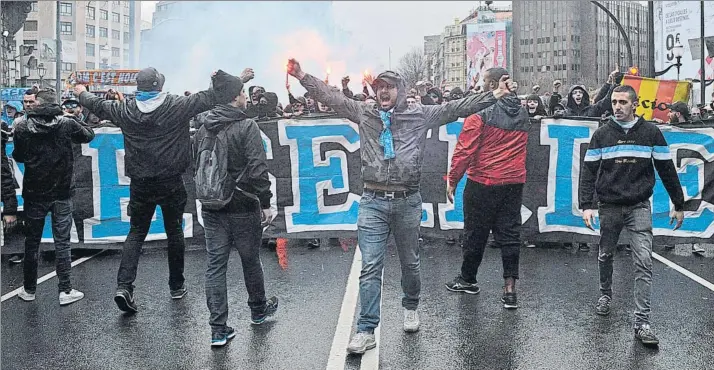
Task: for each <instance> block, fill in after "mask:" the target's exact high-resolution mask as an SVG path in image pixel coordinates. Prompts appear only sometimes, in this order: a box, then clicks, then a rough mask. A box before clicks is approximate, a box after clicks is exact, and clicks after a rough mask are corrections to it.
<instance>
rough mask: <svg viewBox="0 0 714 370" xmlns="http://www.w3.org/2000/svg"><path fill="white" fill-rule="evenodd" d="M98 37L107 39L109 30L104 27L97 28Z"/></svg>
mask: <svg viewBox="0 0 714 370" xmlns="http://www.w3.org/2000/svg"><path fill="white" fill-rule="evenodd" d="M99 37H109V29H107V28H106V27H99Z"/></svg>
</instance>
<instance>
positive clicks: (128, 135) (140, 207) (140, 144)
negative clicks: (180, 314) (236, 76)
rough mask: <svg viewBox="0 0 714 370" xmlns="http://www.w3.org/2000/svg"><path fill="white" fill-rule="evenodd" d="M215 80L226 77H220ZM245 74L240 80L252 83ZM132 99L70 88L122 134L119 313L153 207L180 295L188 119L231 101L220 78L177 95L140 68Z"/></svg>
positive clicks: (131, 302) (174, 290) (172, 284)
mask: <svg viewBox="0 0 714 370" xmlns="http://www.w3.org/2000/svg"><path fill="white" fill-rule="evenodd" d="M221 76H230V75H228V74H225V73H224V74H222V75H221ZM252 76H253V74H252V70H248V69H246V70H245V71H243V74H242V75H241V78H242V79H244V80H245V79H249V78H252ZM136 83H137V91H136V99H128V100H124V101H118V100H105V99H101V98H99V97H96V96H94V94H91V93H88V92H87V89H86V88H85V87H84V86H82V85H77V86H75V88H74V94H75V95H76V96H77V97H78V99H79V102H80V103H81V105H83V106H85V107H87V108H88V109H89V110H90V111H91V112H92V113H94V114H96V115H97V116H98V117H99V118H100V119H103V120H110V121H112V123H113V124H114V125H116V126H117V127H119V128H120V129H121V130H122V133H123V134H124V150H125V157H124V167H125V172H126V175H127V176H128V177H129V178H131V184H130V187H129V206H128V207H127V215H128V216H129V217H130V228H129V235H128V236H127V238H126V242H125V243H124V249H123V252H122V260H121V264H120V265H119V272H118V274H117V286H118V287H117V291H116V295H115V297H114V301H115V302H116V304H117V306H118V307H119V309H120V310H122V311H124V312H132V313H133V312H136V311H137V306H136V301H135V299H134V285H133V283H134V280H135V279H136V273H137V267H138V264H139V254H140V251H141V247H142V245H143V243H144V240H145V239H146V235H147V234H148V233H149V227H150V226H151V219H152V218H153V216H154V212H155V211H156V206H157V205H158V206H161V212H162V214H163V218H164V220H163V221H164V229H165V230H166V235H167V239H168V262H169V288H170V290H171V298H173V299H181V298H183V297H184V296H185V295H186V292H187V290H186V286H185V284H184V276H183V267H184V250H185V245H184V235H183V228H182V226H181V225H182V221H183V211H184V207H185V206H186V201H187V196H186V189H185V188H184V184H183V179H182V175H183V174H184V173H185V172H186V170H187V169H188V167H189V165H190V164H191V151H190V150H191V139H190V136H189V120H190V119H191V118H192V117H194V116H195V115H197V114H199V113H201V112H204V111H207V110H209V109H211V108H212V107H213V106H215V105H216V104H220V103H227V102H229V101H230V100H231V97H230V96H229V94H225V91H224V90H225V89H224V85H225V83H226V81H225V78H216V79H215V81H214V82H213V86H212V88H209V89H208V90H205V91H201V92H197V93H195V94H191V95H190V96H179V95H172V94H168V93H167V92H164V91H162V90H163V86H164V75H162V74H161V73H159V72H158V71H157V70H156V69H154V68H151V67H150V68H144V69H142V70H141V71H140V72H139V73H138V75H137V77H136Z"/></svg>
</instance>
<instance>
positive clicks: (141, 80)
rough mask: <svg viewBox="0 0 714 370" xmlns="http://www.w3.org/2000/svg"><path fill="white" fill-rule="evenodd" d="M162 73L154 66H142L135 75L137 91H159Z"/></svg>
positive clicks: (162, 77)
mask: <svg viewBox="0 0 714 370" xmlns="http://www.w3.org/2000/svg"><path fill="white" fill-rule="evenodd" d="M164 81H165V79H164V75H162V74H161V73H159V71H157V70H156V68H154V67H149V68H144V69H142V70H141V71H139V73H138V74H137V75H136V89H137V90H139V91H161V89H163V87H164Z"/></svg>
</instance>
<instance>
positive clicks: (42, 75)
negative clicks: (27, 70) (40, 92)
mask: <svg viewBox="0 0 714 370" xmlns="http://www.w3.org/2000/svg"><path fill="white" fill-rule="evenodd" d="M46 73H47V68H45V64H44V63H40V64H38V65H37V75H38V76H40V89H41V88H42V82H43V81H44V79H45V74H46Z"/></svg>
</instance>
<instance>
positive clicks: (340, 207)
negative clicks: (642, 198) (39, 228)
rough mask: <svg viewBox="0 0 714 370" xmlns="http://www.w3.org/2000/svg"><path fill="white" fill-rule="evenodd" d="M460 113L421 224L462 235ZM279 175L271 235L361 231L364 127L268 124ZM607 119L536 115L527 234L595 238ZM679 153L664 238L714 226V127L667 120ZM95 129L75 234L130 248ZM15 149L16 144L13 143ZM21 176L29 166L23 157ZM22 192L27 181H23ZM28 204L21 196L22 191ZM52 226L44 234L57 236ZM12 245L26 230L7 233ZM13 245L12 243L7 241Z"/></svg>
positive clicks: (437, 135)
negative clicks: (591, 203)
mask: <svg viewBox="0 0 714 370" xmlns="http://www.w3.org/2000/svg"><path fill="white" fill-rule="evenodd" d="M461 126H462V122H452V123H450V124H447V125H445V126H442V127H440V128H438V129H434V130H432V131H430V132H428V133H427V139H426V140H427V144H426V153H425V158H424V162H423V175H422V189H421V191H422V197H423V199H424V203H423V205H422V208H423V214H422V223H421V226H422V233H423V234H425V235H432V236H434V235H440V236H445V235H453V236H455V235H458V233H459V232H460V231H461V229H462V228H463V219H464V217H463V212H462V194H463V190H464V186H465V184H466V180H465V179H464V180H462V182H461V183H460V184H459V186H458V188H457V194H456V201H455V204H450V203H449V202H448V201H447V200H446V194H445V189H446V184H445V181H444V179H443V178H444V175H445V174H446V172H447V169H448V168H449V163H450V161H451V153H452V152H453V150H454V147H455V145H456V141H457V137H458V135H459V132H460V131H461ZM260 127H261V130H262V132H263V142H264V147H265V150H266V153H267V158H268V164H269V169H270V179H271V181H272V183H273V193H274V194H276V195H277V196H276V197H274V198H273V204H272V207H274V208H275V209H277V210H278V217H277V218H276V219H275V221H274V223H273V225H272V226H271V227H269V228H268V229H267V230H266V235H271V236H278V237H288V238H308V237H350V236H352V237H353V236H355V235H356V229H357V226H356V223H357V213H358V206H359V199H360V194H361V193H362V183H361V180H360V157H359V147H360V142H359V129H358V127H357V125H356V124H354V123H352V122H350V121H347V120H344V119H340V118H321V119H299V120H286V119H281V120H278V121H269V122H263V123H261V124H260ZM597 127H598V122H597V121H595V120H588V119H577V120H576V119H559V120H553V119H544V120H543V121H541V122H538V121H534V122H533V125H532V127H531V130H530V133H529V142H528V159H527V168H528V177H527V182H526V185H525V191H524V192H523V194H524V198H523V206H522V209H521V211H522V212H521V215H522V221H523V228H522V237H523V239H527V240H530V241H561V242H563V241H583V242H595V241H596V240H597V239H596V236H597V232H593V231H591V230H589V229H587V228H585V226H584V225H583V221H582V219H581V215H582V213H581V211H580V210H579V209H578V199H577V194H578V183H579V179H580V171H581V168H582V160H583V156H584V153H585V151H586V150H587V144H588V141H589V139H590V137H591V135H592V134H593V132H594V131H595V129H596V128H597ZM661 130H662V131H663V133H664V135H665V137H666V139H667V141H668V143H669V145H670V150H671V151H672V156H673V158H674V159H675V160H674V162H675V165H676V167H677V171H678V173H679V178H680V181H681V183H682V188H683V191H684V196H685V199H686V201H687V202H686V205H685V210H686V217H687V218H686V219H685V221H684V225H683V226H682V228H681V229H680V230H677V231H672V226H670V225H669V214H670V211H672V210H673V206H672V204H671V202H670V200H669V196H668V195H667V193H666V191H665V189H664V186H663V185H662V183H661V181H660V180H659V177H657V183H656V185H655V188H654V195H653V197H652V200H651V201H652V217H653V228H654V234H655V235H656V237H657V239H658V242H675V241H676V242H679V243H684V242H687V241H694V240H698V239H706V238H709V239H711V238H712V235H713V234H714V205H713V203H714V128H713V127H701V126H700V127H699V128H681V127H672V126H661ZM96 134H97V135H96V138H95V139H94V140H93V141H92V142H91V143H89V144H84V145H81V147H80V146H77V148H76V150H75V152H76V153H77V157H76V166H75V176H74V177H75V188H76V190H75V192H74V196H73V201H74V207H75V214H74V217H75V226H76V227H75V228H73V232H72V241H73V242H78V241H79V240H80V239H82V240H83V241H84V247H88V248H121V244H120V243H117V242H121V241H123V240H124V239H125V237H126V235H127V233H128V232H129V217H128V216H127V213H126V210H127V204H128V201H129V178H127V177H126V176H125V175H124V140H123V137H122V134H121V132H120V130H119V129H117V128H113V127H111V128H109V127H105V128H99V129H96ZM8 152H10V153H11V152H12V143H10V144H9V147H8ZM14 166H15V173H16V175H17V178H18V182H19V183H20V184H21V183H22V173H23V170H24V169H23V166H22V165H17V164H14ZM184 182H185V184H186V188H187V190H188V193H189V202H188V205H187V207H186V211H185V215H184V231H185V235H186V237H187V238H194V239H193V242H194V243H202V242H203V228H202V225H203V220H202V217H201V212H200V209H201V205H200V203H199V202H196V201H195V200H194V198H193V194H194V188H193V183H192V180H191V176H190V174H187V175H186V176H185V177H184ZM20 193H21V189H20ZM18 201H19V204H20V206H22V204H23V202H22V197H20V196H18ZM51 235H52V234H51V228H50V222H49V218H48V222H47V223H46V225H45V232H44V235H43V238H44V241H46V242H51ZM7 237H8V238H7V239H6V241H7V242H8V244H9V247H10V248H11V249H13V248H17V247H19V245H20V243H21V239H20V238H19V237H18V236H12V235H9V236H7ZM165 238H166V235H165V233H164V228H163V221H162V214H161V211H160V210H159V209H157V212H156V215H155V218H154V220H153V221H152V225H151V229H150V232H149V236H148V239H149V240H161V239H165ZM4 251H5V252H8V249H5V250H4Z"/></svg>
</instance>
